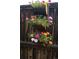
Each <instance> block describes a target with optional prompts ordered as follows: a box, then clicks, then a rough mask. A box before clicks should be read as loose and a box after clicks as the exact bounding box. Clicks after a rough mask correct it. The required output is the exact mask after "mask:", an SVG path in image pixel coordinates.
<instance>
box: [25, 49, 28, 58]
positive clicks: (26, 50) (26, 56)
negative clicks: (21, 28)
mask: <svg viewBox="0 0 79 59" xmlns="http://www.w3.org/2000/svg"><path fill="white" fill-rule="evenodd" d="M25 59H28V48H25Z"/></svg>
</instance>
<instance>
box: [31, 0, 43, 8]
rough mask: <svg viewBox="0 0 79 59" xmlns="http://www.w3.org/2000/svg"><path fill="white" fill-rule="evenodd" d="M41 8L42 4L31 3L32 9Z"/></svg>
mask: <svg viewBox="0 0 79 59" xmlns="http://www.w3.org/2000/svg"><path fill="white" fill-rule="evenodd" d="M41 6H42V4H41V3H40V2H39V1H35V3H32V7H34V8H38V7H41Z"/></svg>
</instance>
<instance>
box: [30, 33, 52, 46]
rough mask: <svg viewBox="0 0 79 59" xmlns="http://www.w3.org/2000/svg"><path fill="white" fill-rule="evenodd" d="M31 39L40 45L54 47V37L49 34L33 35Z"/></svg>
mask: <svg viewBox="0 0 79 59" xmlns="http://www.w3.org/2000/svg"><path fill="white" fill-rule="evenodd" d="M30 39H31V41H32V42H34V43H40V44H42V45H44V46H45V45H52V44H53V36H52V35H51V34H50V33H49V32H41V33H31V34H30Z"/></svg>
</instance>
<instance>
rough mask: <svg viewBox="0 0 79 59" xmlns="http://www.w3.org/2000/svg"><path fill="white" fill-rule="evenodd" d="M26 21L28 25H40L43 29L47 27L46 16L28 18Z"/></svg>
mask: <svg viewBox="0 0 79 59" xmlns="http://www.w3.org/2000/svg"><path fill="white" fill-rule="evenodd" d="M28 23H29V25H30V26H34V25H42V26H43V27H44V28H45V29H46V27H49V22H48V20H47V19H46V18H41V17H38V18H36V19H35V20H33V21H31V20H30V21H29V22H28Z"/></svg>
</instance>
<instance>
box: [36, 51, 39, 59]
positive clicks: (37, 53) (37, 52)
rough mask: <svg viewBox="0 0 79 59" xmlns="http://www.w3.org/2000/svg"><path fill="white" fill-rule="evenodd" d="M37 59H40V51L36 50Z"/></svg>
mask: <svg viewBox="0 0 79 59" xmlns="http://www.w3.org/2000/svg"><path fill="white" fill-rule="evenodd" d="M36 59H40V49H37V50H36Z"/></svg>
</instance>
